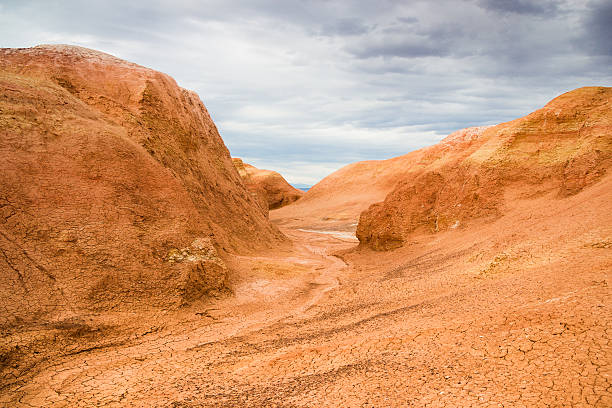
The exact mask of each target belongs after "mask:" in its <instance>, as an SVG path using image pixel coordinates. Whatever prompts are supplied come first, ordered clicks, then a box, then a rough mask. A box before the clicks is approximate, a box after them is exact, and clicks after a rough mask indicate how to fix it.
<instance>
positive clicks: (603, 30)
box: [585, 0, 612, 69]
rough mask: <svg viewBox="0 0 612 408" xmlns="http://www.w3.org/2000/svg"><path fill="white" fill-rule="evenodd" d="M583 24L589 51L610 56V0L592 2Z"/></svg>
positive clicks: (611, 41) (611, 36)
mask: <svg viewBox="0 0 612 408" xmlns="http://www.w3.org/2000/svg"><path fill="white" fill-rule="evenodd" d="M585 26H586V29H587V33H588V41H589V45H590V47H591V52H593V53H594V54H596V55H604V56H608V57H612V2H610V1H609V0H604V1H594V2H592V3H591V4H590V10H589V15H588V17H587V18H586V24H585ZM608 69H610V67H608Z"/></svg>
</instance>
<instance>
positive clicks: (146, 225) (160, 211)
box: [0, 45, 285, 325]
mask: <svg viewBox="0 0 612 408" xmlns="http://www.w3.org/2000/svg"><path fill="white" fill-rule="evenodd" d="M0 214H1V216H0V274H1V275H2V279H0V325H4V324H11V323H14V322H16V321H24V320H27V319H28V318H31V317H33V316H37V317H39V316H41V315H45V314H52V315H53V316H61V315H66V314H70V313H76V312H77V311H78V310H81V309H86V310H109V309H113V310H123V309H129V308H131V307H134V306H135V305H139V304H142V305H148V306H153V307H168V306H176V305H181V304H184V303H185V302H187V301H191V300H193V299H198V298H201V297H202V296H206V295H207V294H210V293H215V292H218V291H223V290H225V283H224V282H225V276H224V275H225V273H226V269H225V266H223V262H222V261H221V258H223V256H224V254H227V253H245V252H249V251H251V250H255V249H261V248H265V247H271V246H274V245H277V244H278V243H281V242H284V241H285V237H284V236H283V235H282V234H281V233H280V232H279V231H278V229H277V228H276V227H275V226H273V225H271V224H270V223H269V222H268V220H267V219H266V215H265V213H264V211H262V209H261V208H260V206H259V205H258V204H257V202H256V201H255V200H254V199H253V197H252V196H251V194H249V192H248V191H247V190H246V189H245V188H244V185H243V183H242V182H241V180H240V176H239V175H238V173H237V171H236V170H235V168H234V166H233V164H232V161H231V157H230V155H229V152H228V150H227V148H226V147H225V145H224V143H223V140H222V139H221V137H220V136H219V133H218V131H217V128H216V127H215V124H214V123H213V121H212V119H211V117H210V115H209V113H208V111H207V110H206V108H205V107H204V105H203V103H202V102H201V100H200V99H199V98H198V96H197V95H196V94H195V93H194V92H191V91H188V90H185V89H182V88H180V87H179V86H177V84H176V82H175V81H174V80H173V79H172V78H171V77H169V76H168V75H165V74H162V73H160V72H157V71H154V70H151V69H147V68H144V67H142V66H139V65H136V64H133V63H130V62H127V61H123V60H121V59H118V58H115V57H113V56H111V55H108V54H105V53H101V52H98V51H93V50H89V49H86V48H80V47H72V46H64V45H45V46H38V47H34V48H26V49H0ZM194 243H195V244H194ZM194 245H195V246H194ZM196 247H197V248H196ZM204 247H206V248H204ZM184 248H192V249H191V250H189V251H191V252H194V251H195V253H198V254H200V255H201V256H195V257H193V256H192V257H189V256H187V257H185V259H183V260H181V261H180V262H179V261H178V260H177V259H178V258H176V257H174V258H173V255H172V254H175V252H176V251H181V250H182V249H184ZM217 251H218V252H217ZM202 254H208V255H210V256H208V255H207V256H204V255H202ZM190 282H191V283H194V282H195V284H190Z"/></svg>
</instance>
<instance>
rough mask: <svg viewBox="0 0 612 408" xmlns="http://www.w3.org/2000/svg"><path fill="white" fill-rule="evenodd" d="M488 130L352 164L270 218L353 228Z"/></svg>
mask: <svg viewBox="0 0 612 408" xmlns="http://www.w3.org/2000/svg"><path fill="white" fill-rule="evenodd" d="M485 129H487V127H472V128H467V129H462V130H459V131H457V132H454V133H452V134H451V135H449V136H448V137H447V138H446V139H444V140H443V141H442V142H440V143H439V144H438V145H436V146H432V147H428V148H425V149H421V150H417V151H414V152H411V153H409V154H406V155H404V156H399V157H395V158H392V159H388V160H368V161H361V162H356V163H352V164H349V165H347V166H345V167H343V168H341V169H340V170H338V171H336V172H334V173H332V174H330V175H329V176H327V177H325V178H324V179H323V180H321V181H320V182H319V183H317V184H316V185H314V186H313V187H312V188H310V190H308V191H307V192H306V193H305V194H304V196H303V197H302V199H300V201H298V202H297V203H295V204H294V205H291V206H289V207H286V208H283V209H281V210H278V211H274V212H273V213H272V214H271V218H272V219H274V220H275V221H276V222H278V223H280V224H285V225H294V226H296V225H299V226H312V227H320V228H335V229H348V230H350V229H354V225H357V220H358V219H359V215H360V214H361V213H362V212H363V211H365V210H366V209H367V208H368V207H369V206H370V205H371V204H373V203H376V202H378V201H382V200H384V199H385V197H386V196H387V194H389V193H390V192H391V191H392V190H393V188H394V187H395V186H396V185H397V183H398V182H399V181H400V180H403V179H404V178H405V177H407V176H408V175H409V174H411V172H412V171H414V170H415V169H418V168H423V167H424V166H427V165H428V163H429V162H430V161H432V160H434V159H435V158H436V157H437V156H439V155H442V154H447V153H449V152H457V151H460V152H464V154H468V153H467V152H468V151H469V148H470V146H471V145H472V144H473V142H474V141H475V140H476V139H478V137H479V136H480V135H481V134H482V133H483V132H484V131H485Z"/></svg>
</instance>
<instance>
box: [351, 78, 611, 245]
mask: <svg viewBox="0 0 612 408" xmlns="http://www.w3.org/2000/svg"><path fill="white" fill-rule="evenodd" d="M611 112H612V88H603V87H588V88H580V89H577V90H574V91H571V92H568V93H565V94H563V95H561V96H559V97H557V98H555V99H553V100H552V101H551V102H549V103H548V104H547V105H546V106H545V107H544V108H542V109H539V110H537V111H535V112H533V113H531V114H530V115H527V116H525V117H523V118H520V119H516V120H514V121H511V122H507V123H502V124H500V125H497V126H494V127H491V128H488V129H486V130H484V131H483V132H480V133H477V134H474V135H472V136H470V137H467V138H466V137H463V136H461V135H459V136H457V135H451V136H449V137H448V138H446V139H444V140H443V141H442V142H441V143H439V144H437V145H435V146H432V147H431V148H427V149H423V150H420V151H417V152H414V153H410V154H408V155H407V156H404V157H405V160H406V161H408V160H411V161H412V162H413V163H414V164H412V165H411V166H410V167H409V168H408V169H407V170H408V171H407V172H405V173H403V174H401V175H398V177H397V179H396V186H395V188H394V189H393V191H392V192H391V193H390V194H388V195H387V197H386V198H385V200H384V202H381V203H377V204H374V205H372V206H371V207H370V208H369V209H368V210H367V211H365V212H363V213H362V214H361V217H360V220H359V226H358V228H357V238H359V240H360V242H361V243H362V244H365V245H368V246H370V247H371V248H373V249H383V250H384V249H392V248H396V247H399V246H402V245H404V244H405V243H406V242H407V241H408V240H409V236H410V234H411V233H413V232H424V233H435V232H438V231H442V230H447V229H455V228H463V227H464V226H465V225H466V224H468V223H469V222H470V221H472V220H477V219H480V220H491V219H495V218H497V217H499V216H500V215H502V214H505V213H507V212H508V211H510V210H512V209H515V208H517V206H519V205H521V206H524V205H525V203H524V202H525V201H529V200H532V199H536V198H543V197H548V198H549V199H550V200H558V199H562V198H564V197H568V196H572V195H575V194H577V193H579V192H580V191H582V190H583V189H584V188H586V187H588V186H590V185H592V184H594V183H595V182H597V181H598V180H600V179H601V178H602V176H603V175H604V174H605V173H606V172H607V171H608V170H609V169H610V166H611V164H612V115H611V114H610V113H611Z"/></svg>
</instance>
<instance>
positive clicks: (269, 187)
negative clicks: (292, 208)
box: [232, 158, 304, 211]
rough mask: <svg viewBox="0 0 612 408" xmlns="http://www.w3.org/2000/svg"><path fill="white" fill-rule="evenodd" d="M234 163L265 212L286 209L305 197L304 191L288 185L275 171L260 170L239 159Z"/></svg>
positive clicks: (234, 159) (234, 160)
mask: <svg viewBox="0 0 612 408" xmlns="http://www.w3.org/2000/svg"><path fill="white" fill-rule="evenodd" d="M232 161H233V162H234V166H236V170H238V173H239V174H240V177H242V181H243V182H244V184H245V185H246V187H247V189H248V190H249V191H250V192H251V193H252V194H253V195H254V196H256V197H257V198H258V200H259V201H260V202H261V203H262V207H264V208H265V211H267V210H268V209H270V210H274V209H276V208H280V207H284V206H286V205H288V204H291V203H293V202H294V201H296V200H298V199H299V198H300V197H302V195H304V192H303V191H301V190H298V189H297V188H295V187H293V186H292V185H291V184H289V183H287V180H285V179H284V177H283V176H281V175H280V174H279V173H277V172H275V171H272V170H263V169H258V168H257V167H255V166H252V165H250V164H248V163H245V162H243V161H242V159H239V158H233V159H232Z"/></svg>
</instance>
